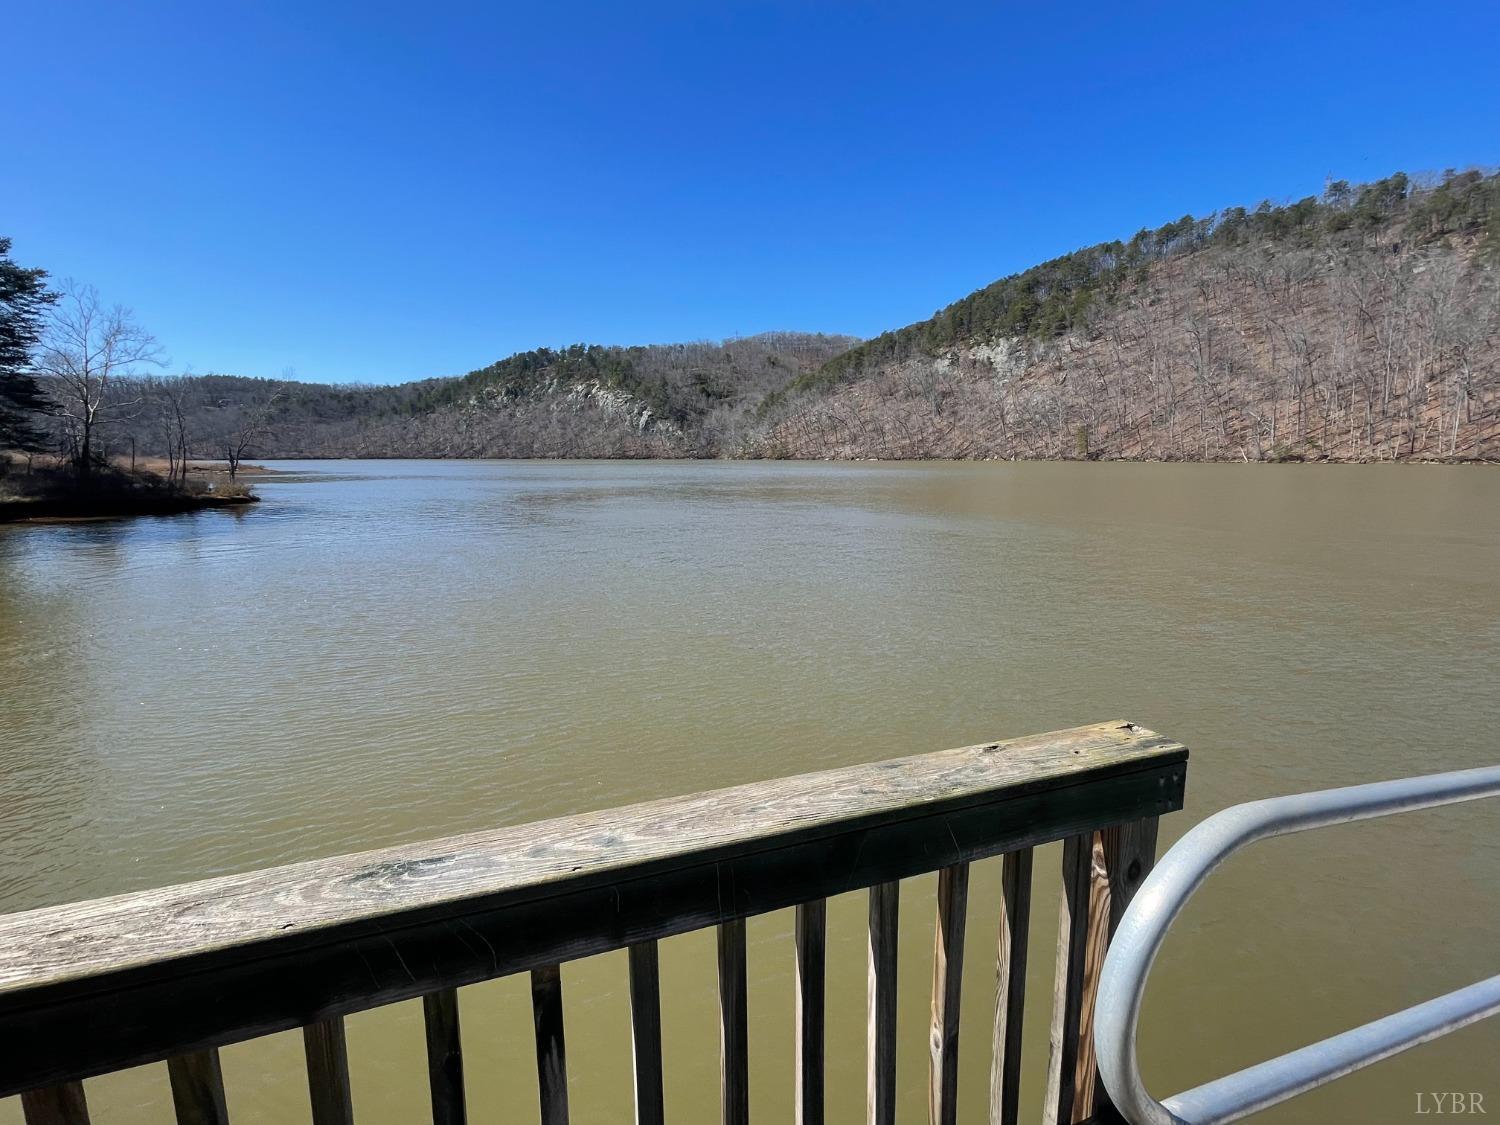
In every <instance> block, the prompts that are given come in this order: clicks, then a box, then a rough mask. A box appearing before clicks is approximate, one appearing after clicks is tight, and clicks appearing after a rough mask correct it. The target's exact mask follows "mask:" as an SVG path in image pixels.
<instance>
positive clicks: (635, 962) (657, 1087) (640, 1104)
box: [630, 941, 664, 1125]
mask: <svg viewBox="0 0 1500 1125" xmlns="http://www.w3.org/2000/svg"><path fill="white" fill-rule="evenodd" d="M630 1044H631V1052H632V1056H633V1058H634V1062H635V1122H636V1125H662V1117H663V1113H664V1111H663V1097H662V1078H661V971H660V966H659V963H658V959H657V950H656V942H654V941H643V942H640V943H639V944H637V945H632V946H631V947H630Z"/></svg>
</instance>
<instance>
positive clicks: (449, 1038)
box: [422, 988, 468, 1125]
mask: <svg viewBox="0 0 1500 1125" xmlns="http://www.w3.org/2000/svg"><path fill="white" fill-rule="evenodd" d="M422 1016H423V1020H424V1022H425V1024H426V1028H427V1084H428V1086H429V1088H430V1090H431V1093H432V1125H465V1122H466V1121H467V1120H468V1110H467V1108H466V1107H465V1103H464V1056H463V1046H462V1043H461V1041H460V1038H459V1031H458V991H457V990H456V989H452V988H445V989H442V990H441V991H439V992H429V993H428V994H427V995H426V996H424V997H422Z"/></svg>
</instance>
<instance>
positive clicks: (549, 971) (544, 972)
mask: <svg viewBox="0 0 1500 1125" xmlns="http://www.w3.org/2000/svg"><path fill="white" fill-rule="evenodd" d="M531 1017H532V1022H533V1024H534V1025H535V1029H536V1080H537V1092H538V1096H539V1097H540V1099H541V1103H542V1125H568V1053H567V1048H566V1045H565V1043H564V1040H563V998H562V969H561V968H560V967H559V966H557V965H543V966H542V967H541V968H537V969H532V970H531Z"/></svg>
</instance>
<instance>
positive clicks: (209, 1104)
mask: <svg viewBox="0 0 1500 1125" xmlns="http://www.w3.org/2000/svg"><path fill="white" fill-rule="evenodd" d="M167 1075H168V1077H169V1078H170V1079H171V1082H172V1106H173V1108H174V1109H175V1110H176V1111H177V1125H227V1123H228V1121H229V1110H228V1108H227V1107H226V1106H225V1104H224V1072H223V1070H222V1069H221V1068H220V1066H219V1049H218V1048H217V1047H206V1048H204V1049H203V1050H201V1051H190V1052H188V1053H187V1054H185V1055H176V1056H174V1057H172V1058H170V1059H168V1060H167Z"/></svg>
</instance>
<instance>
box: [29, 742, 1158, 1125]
mask: <svg viewBox="0 0 1500 1125" xmlns="http://www.w3.org/2000/svg"><path fill="white" fill-rule="evenodd" d="M1186 757H1187V751H1186V750H1185V749H1184V748H1183V747H1182V746H1180V745H1179V744H1177V743H1175V742H1173V741H1172V740H1170V739H1168V738H1165V737H1163V736H1161V735H1158V734H1155V733H1153V732H1151V731H1148V730H1144V729H1143V728H1140V727H1137V726H1135V725H1133V724H1130V723H1124V722H1112V723H1101V724H1097V725H1094V726H1088V727H1080V728H1077V729H1074V730H1068V731H1061V732H1056V733H1052V734H1046V735H1039V736H1034V737H1029V738H1021V739H1015V740H1012V741H1005V742H992V743H986V744H983V745H978V746H970V747H965V748H963V749H958V750H949V751H945V752H942V753H937V754H928V755H920V756H916V757H910V758H901V759H896V760H893V761H888V762H881V763H877V764H873V765H862V766H854V767H849V768H844V769H836V770H829V771H826V772H822V773H814V774H807V775H803V776H800V777H794V778H784V779H779V780H775V781H768V782H762V783H757V784H752V785H743V786H738V787H736V788H732V789H723V790H718V791H715V792H709V793H700V794H695V795H692V796H687V797H678V798H671V799H667V800H660V801H652V802H648V803H645V804H639V805H633V806H629V807H625V808H619V809H613V810H609V811H606V812H596V813H585V814H581V815H576V816H567V817H562V818H559V819H555V820H549V821H543V822H539V823H535V824H527V825H520V826H516V827H512V828H504V829H498V830H494V831H487V832H479V833H473V834H469V835H464V836H456V837H452V838H449V839H445V840H437V841H431V842H427V843H420V844H411V845H404V846H400V847H394V848H386V849H382V850H378V851H370V852H364V853H360V854H356V855H348V856H342V857H338V858H334V859H327V860H318V861H314V862H309V863H299V864H293V865H291V866H287V867H280V868H275V869H272V870H266V871H254V872H247V873H245V874H240V875H231V876H226V877H223V878H217V879H210V880H206V881H203V882H198V883H190V884H185V885H182V886H176V887H168V888H164V889H161V890H153V891H144V892H140V893H134V894H127V895H120V896H117V897H113V898H106V899H97V900H93V901H87V902H80V903H73V904H68V905H63V906H57V907H49V908H45V909H41V910H32V911H27V912H24V913H19V914H12V915H8V916H5V917H0V1041H3V1042H5V1043H6V1044H7V1049H6V1050H5V1051H4V1052H0V1095H6V1094H13V1093H16V1092H19V1091H23V1090H27V1089H31V1088H34V1087H41V1086H51V1087H57V1086H59V1085H60V1084H63V1083H68V1082H71V1081H73V1080H77V1079H81V1078H85V1077H88V1076H91V1075H95V1074H99V1073H103V1072H106V1071H111V1070H117V1069H120V1068H123V1067H126V1066H132V1065H136V1064H139V1063H143V1062H148V1061H153V1060H159V1059H163V1058H168V1057H172V1056H183V1055H185V1054H188V1053H191V1052H195V1051H202V1050H204V1049H206V1048H212V1047H215V1046H218V1045H221V1044H224V1043H229V1042H234V1041H237V1040H241V1039H246V1038H250V1037H253V1036H257V1035H262V1034H266V1033H269V1032H274V1031H281V1030H286V1029H289V1028H295V1027H298V1026H303V1027H308V1026H309V1025H312V1026H321V1027H324V1028H327V1027H328V1026H331V1025H330V1023H329V1021H336V1020H337V1017H339V1016H341V1015H343V1014H345V1013H349V1012H353V1011H358V1010H361V1009H365V1008H370V1007H374V1006H376V1005H380V1004H385V1003H390V1002H393V1001H397V1000H403V999H408V998H412V997H417V996H425V997H427V998H428V1000H429V1001H431V999H432V997H433V995H434V994H438V995H450V996H451V990H453V989H455V988H456V987H458V986H461V985H465V984H470V983H474V982H477V981H480V980H485V979H489V978H492V977H496V976H501V975H504V974H509V973H515V972H520V971H526V970H532V971H533V973H534V985H535V984H536V981H537V979H538V977H537V974H538V973H539V972H540V973H545V972H547V971H553V970H552V967H555V966H556V965H557V964H558V963H560V962H562V961H566V960H570V959H573V958H577V957H581V956H586V955H589V954H594V953H600V952H604V951H607V950H612V949H619V948H623V947H627V946H633V947H642V946H643V943H650V942H653V941H655V939H658V938H662V937H666V936H669V935H672V934H677V933H682V932H686V931H688V930H694V929H700V928H703V927H707V926H714V925H719V926H720V927H721V951H720V952H721V959H720V967H721V973H722V972H723V971H724V970H725V968H726V962H725V948H726V947H725V945H724V941H725V938H724V936H723V935H724V933H725V932H726V924H732V923H734V922H735V920H737V919H743V918H744V917H746V916H748V915H752V914H757V913H761V912H765V911H769V910H774V909H779V908H783V907H788V906H794V905H799V904H808V903H811V902H814V901H816V902H818V904H819V907H820V908H821V900H822V899H823V898H824V897H826V896H828V895H833V894H838V893H842V892H845V891H851V890H856V889H859V888H864V887H877V889H878V886H877V885H889V886H890V887H891V888H894V885H895V881H896V880H899V879H901V878H903V877H906V876H910V875H916V874H920V873H923V872H930V871H934V870H942V869H955V868H959V867H961V866H962V865H966V864H967V863H969V862H970V861H972V860H977V859H981V858H984V857H987V856H992V855H997V854H1000V853H1017V852H1019V851H1021V850H1024V849H1029V848H1031V847H1032V846H1034V845H1037V844H1042V843H1046V842H1049V841H1054V840H1059V839H1075V840H1076V839H1083V840H1085V841H1087V839H1088V838H1089V834H1091V833H1095V832H1098V831H1099V830H1101V829H1106V828H1109V827H1111V826H1116V825H1121V824H1127V823H1130V822H1135V821H1150V822H1151V824H1152V825H1153V829H1152V832H1151V837H1152V840H1153V841H1154V818H1155V817H1156V816H1158V815H1159V814H1161V813H1164V812H1169V811H1172V810H1175V809H1177V808H1179V807H1181V803H1182V796H1183V785H1184V774H1185V760H1186ZM1026 858H1027V868H1026V870H1027V881H1028V883H1029V858H1030V857H1029V853H1027V857H1026ZM1072 862H1073V863H1074V866H1075V868H1076V867H1077V866H1078V858H1077V856H1075V857H1074V859H1073V861H1072ZM1148 865H1149V859H1148ZM1087 866H1088V865H1087V859H1085V860H1084V861H1083V870H1084V879H1085V882H1086V880H1087ZM1136 867H1137V868H1139V867H1140V865H1139V864H1136ZM963 870H964V871H965V876H966V868H964V869H963ZM1137 874H1139V872H1137ZM1028 893H1029V892H1028ZM873 904H874V898H873V897H872V911H873V909H874V906H873ZM890 908H891V915H890V918H891V922H892V924H893V923H894V917H895V915H894V898H893V897H892V899H891V902H890ZM1065 909H1066V905H1065ZM800 919H801V916H800V915H799V943H800V941H801V938H802V936H803V935H802V933H801V930H800V925H801V920H800ZM818 921H819V924H821V914H819V915H818ZM874 925H875V921H874V914H873V913H872V927H873V926H874ZM727 932H728V933H729V934H730V939H729V940H730V944H729V947H728V955H729V962H728V968H729V969H730V971H731V973H732V971H733V969H734V944H733V930H732V929H729V930H728V931H727ZM873 934H874V930H873V929H872V942H873V941H874V937H873ZM739 941H740V942H741V943H742V942H743V929H742V928H741V930H740V931H739ZM801 948H802V947H801V945H800V944H799V952H800V951H801ZM893 948H894V947H893V946H892V949H893ZM819 949H821V946H819ZM740 952H741V963H740V967H739V968H740V974H741V976H742V975H743V963H742V962H743V958H742V952H743V949H742V945H741V948H740ZM635 953H636V951H635V950H634V949H633V950H632V962H631V966H632V985H634V984H635V983H636V968H637V964H636V958H635ZM651 955H652V956H651V960H650V964H649V965H646V964H645V963H644V962H643V963H642V964H641V966H640V968H641V970H642V972H643V974H644V973H645V972H646V970H647V969H649V971H650V974H651V980H652V981H653V987H654V972H655V960H654V956H655V951H654V947H652V949H651ZM874 956H875V950H874V947H873V945H872V958H873V957H874ZM1023 963H1024V958H1023ZM872 971H873V969H872ZM820 980H821V978H820ZM542 983H543V986H544V991H543V993H540V994H538V996H539V999H538V1003H539V1004H541V1003H542V1002H543V1001H544V1000H545V999H546V997H547V994H546V992H545V985H546V980H545V979H543V982H542ZM740 987H741V988H742V987H743V981H741V984H740ZM559 995H560V994H559ZM890 995H891V1003H892V1004H894V992H893V991H892V992H891V994H890ZM819 1005H821V1000H819ZM541 1012H542V1008H541V1007H539V1008H538V1021H539V1023H538V1029H539V1031H538V1033H539V1036H540V1034H541V1023H540V1021H541V1019H542V1015H541ZM428 1014H429V1031H430V1032H431V1021H432V1018H433V1010H432V1009H431V1008H429V1012H428ZM438 1016H439V1017H441V1016H442V1011H439V1012H438ZM872 1018H873V1017H872ZM953 1018H954V1020H955V1021H956V1014H955V1015H954V1017H953ZM452 1019H453V1020H455V1021H456V1008H455V1009H453V1011H452ZM558 1019H559V1020H560V1004H559V1007H558ZM954 1026H955V1031H956V1022H955V1025H954ZM339 1027H340V1036H341V1024H340V1025H339ZM455 1027H456V1025H455ZM638 1030H639V1029H638ZM1074 1030H1075V1031H1077V1030H1080V1029H1076V1028H1075V1029H1074ZM558 1036H559V1041H558V1049H559V1050H560V1025H559V1028H558ZM454 1041H455V1043H456V1031H455V1035H454ZM337 1049H338V1050H339V1051H341V1050H342V1040H341V1038H340V1039H339V1042H338V1046H337ZM454 1049H455V1050H456V1047H455V1048H454ZM726 1049H728V1048H727V1047H726ZM955 1057H956V1056H955ZM312 1058H313V1041H312V1039H311V1038H310V1039H309V1059H310V1060H312ZM955 1065H956V1064H955ZM893 1073H894V1071H893V1064H892V1074H893ZM173 1077H174V1086H175V1083H176V1081H177V1077H178V1075H177V1072H176V1071H174V1076H173ZM892 1081H894V1079H893V1078H892ZM434 1082H437V1077H436V1075H435V1076H434ZM345 1084H346V1085H347V1080H346V1079H345ZM315 1085H316V1083H315ZM544 1086H545V1082H544ZM434 1089H435V1091H436V1086H435V1087H434ZM460 1096H461V1095H460ZM546 1096H547V1094H546V1090H545V1089H544V1091H543V1098H544V1102H545V1099H546ZM730 1096H731V1095H730V1094H726V1098H728V1097H730ZM733 1096H735V1097H738V1096H739V1095H737V1094H735V1095H733ZM873 1096H874V1095H873V1094H872V1097H873ZM436 1097H437V1095H436V1092H435V1093H434V1099H435V1102H434V1105H435V1113H437V1112H438V1111H437V1102H436ZM80 1098H81V1094H80ZM314 1102H315V1106H316V1102H317V1093H316V1090H315V1093H314ZM179 1111H181V1110H180V1106H179ZM545 1112H546V1111H545V1106H544V1116H545ZM315 1115H316V1110H315ZM882 1117H883V1115H882ZM726 1118H733V1119H740V1118H738V1117H737V1115H734V1114H731V1113H730V1111H729V1110H728V1109H726ZM43 1119H45V1120H76V1119H77V1118H70V1117H66V1116H56V1117H52V1118H41V1117H39V1118H38V1120H43ZM203 1119H208V1118H207V1117H205V1118H203ZM339 1119H340V1118H339V1117H338V1116H337V1115H334V1116H332V1117H319V1120H339ZM448 1119H449V1120H461V1119H462V1115H461V1113H460V1115H459V1116H456V1117H450V1118H448ZM548 1119H549V1120H561V1118H557V1117H552V1118H548Z"/></svg>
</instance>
